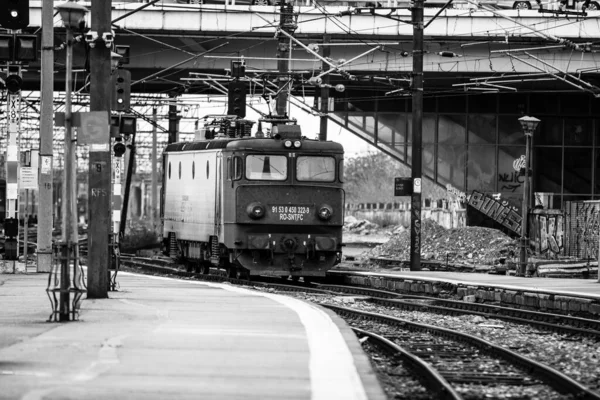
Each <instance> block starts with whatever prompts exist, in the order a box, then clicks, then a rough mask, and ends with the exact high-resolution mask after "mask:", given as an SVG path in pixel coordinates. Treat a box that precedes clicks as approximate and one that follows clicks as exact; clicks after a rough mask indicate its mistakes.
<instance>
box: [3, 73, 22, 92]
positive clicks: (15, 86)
mask: <svg viewBox="0 0 600 400" xmlns="http://www.w3.org/2000/svg"><path fill="white" fill-rule="evenodd" d="M4 83H5V85H6V90H8V93H10V94H17V93H19V92H20V91H21V86H23V78H21V77H20V76H19V75H9V76H8V77H7V78H6V80H5V81H4Z"/></svg>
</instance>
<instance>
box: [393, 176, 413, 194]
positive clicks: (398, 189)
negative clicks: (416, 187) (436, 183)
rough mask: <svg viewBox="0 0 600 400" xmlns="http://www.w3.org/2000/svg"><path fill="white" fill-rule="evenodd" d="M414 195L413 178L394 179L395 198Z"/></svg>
mask: <svg viewBox="0 0 600 400" xmlns="http://www.w3.org/2000/svg"><path fill="white" fill-rule="evenodd" d="M412 194H413V185H412V178H394V196H411V195H412Z"/></svg>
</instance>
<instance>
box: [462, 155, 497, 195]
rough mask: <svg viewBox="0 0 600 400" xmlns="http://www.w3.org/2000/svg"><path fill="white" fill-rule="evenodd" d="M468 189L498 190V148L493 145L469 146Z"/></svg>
mask: <svg viewBox="0 0 600 400" xmlns="http://www.w3.org/2000/svg"><path fill="white" fill-rule="evenodd" d="M468 159H469V162H468V164H467V173H468V175H467V191H469V192H471V191H473V190H479V191H484V192H493V191H495V190H496V149H495V147H493V146H469V150H468Z"/></svg>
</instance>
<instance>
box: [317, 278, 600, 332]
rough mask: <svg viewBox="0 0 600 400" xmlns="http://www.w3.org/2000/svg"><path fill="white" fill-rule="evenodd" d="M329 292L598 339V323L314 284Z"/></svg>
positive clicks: (377, 291) (495, 307)
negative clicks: (476, 316)
mask: <svg viewBox="0 0 600 400" xmlns="http://www.w3.org/2000/svg"><path fill="white" fill-rule="evenodd" d="M318 287H319V288H321V289H324V290H329V291H332V292H338V293H346V294H353V295H360V296H367V297H368V301H370V302H372V303H374V304H379V305H382V306H387V307H393V308H398V309H402V310H409V311H426V312H436V313H439V314H444V315H464V314H469V315H479V316H482V317H485V318H495V319H501V320H504V321H510V322H514V323H518V324H526V325H531V326H534V327H536V328H539V329H545V330H548V331H551V332H556V333H561V334H577V335H583V336H589V337H593V338H596V339H599V340H600V320H594V319H587V318H579V317H573V316H568V315H559V314H553V313H546V312H539V311H529V310H522V309H517V308H511V307H502V306H495V305H490V304H481V303H469V302H464V301H456V300H448V299H440V298H437V297H429V296H417V295H403V294H398V293H394V292H389V291H385V290H378V289H369V288H364V287H356V286H342V285H327V284H324V285H318Z"/></svg>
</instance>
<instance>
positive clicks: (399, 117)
mask: <svg viewBox="0 0 600 400" xmlns="http://www.w3.org/2000/svg"><path fill="white" fill-rule="evenodd" d="M407 115H408V114H379V116H378V117H379V123H380V126H381V124H383V125H385V126H386V127H388V128H389V129H391V130H392V132H393V133H394V137H393V140H394V144H398V143H406V138H407V135H406V132H407V127H406V118H407Z"/></svg>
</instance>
